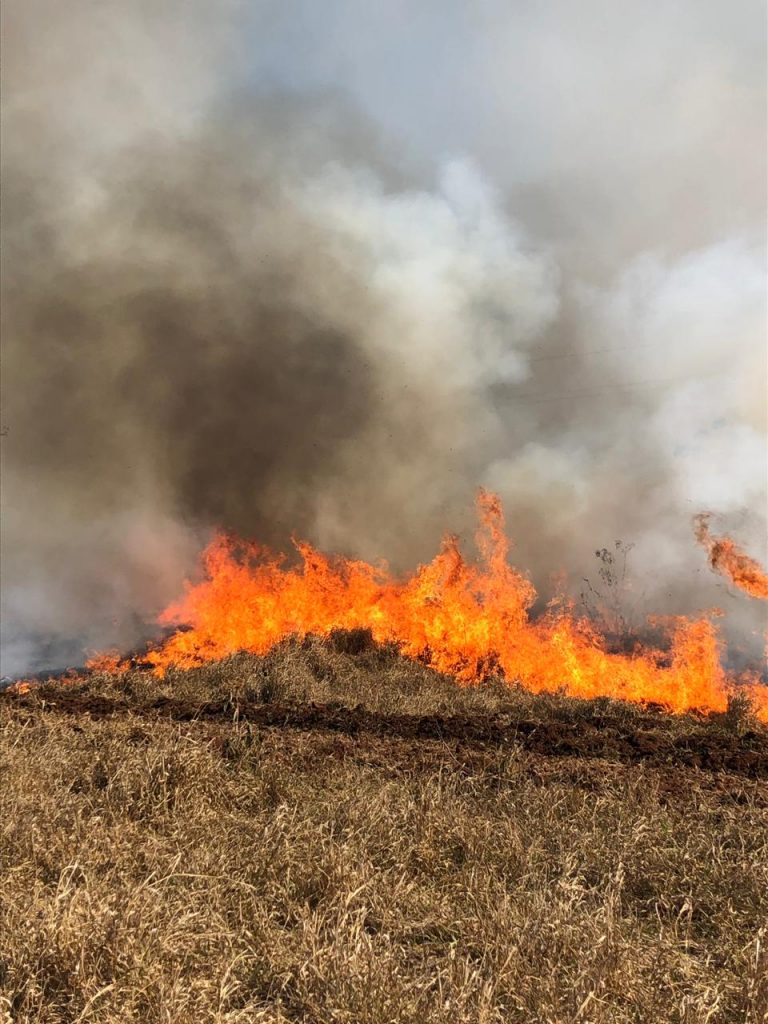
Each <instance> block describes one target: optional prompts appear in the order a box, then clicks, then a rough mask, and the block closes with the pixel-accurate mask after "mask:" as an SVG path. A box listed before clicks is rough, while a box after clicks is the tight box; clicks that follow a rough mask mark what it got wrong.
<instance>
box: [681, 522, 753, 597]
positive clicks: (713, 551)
mask: <svg viewBox="0 0 768 1024" xmlns="http://www.w3.org/2000/svg"><path fill="white" fill-rule="evenodd" d="M710 518H711V516H710V513H708V512H702V513H701V514H700V515H698V516H696V518H695V520H694V522H695V524H696V540H698V542H699V543H700V544H702V545H703V546H704V547H705V548H706V549H707V552H708V553H709V564H710V565H711V566H712V568H713V569H714V570H715V572H719V573H721V574H722V575H723V576H727V577H728V579H729V580H731V582H732V583H734V584H735V585H736V586H737V587H739V588H740V589H741V590H743V591H744V592H745V593H747V594H749V595H750V596H751V597H761V598H763V600H768V573H766V572H765V570H764V569H763V567H762V566H761V565H760V563H759V562H756V561H755V559H754V558H750V557H749V555H746V554H744V552H743V551H741V550H740V549H739V548H738V547H737V545H736V544H735V543H734V542H733V541H732V540H731V538H730V537H713V536H712V534H711V533H710V532H709V520H710Z"/></svg>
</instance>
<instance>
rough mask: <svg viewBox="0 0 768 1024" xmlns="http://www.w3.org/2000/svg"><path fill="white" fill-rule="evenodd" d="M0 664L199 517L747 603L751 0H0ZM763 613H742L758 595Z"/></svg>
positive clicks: (85, 629)
mask: <svg viewBox="0 0 768 1024" xmlns="http://www.w3.org/2000/svg"><path fill="white" fill-rule="evenodd" d="M2 18H3V24H2V30H3V33H2V34H3V54H2V95H3V122H2V132H3V138H2V161H3V168H2V172H3V190H2V192H3V195H2V226H3V252H2V261H3V265H2V289H3V294H2V336H3V379H2V385H3V411H2V425H3V434H4V436H3V438H2V448H3V466H2V470H3V476H2V485H3V486H2V528H3V535H2V544H3V547H2V556H3V566H2V568H3V572H2V583H3V607H2V641H3V648H2V671H3V672H4V673H9V674H16V673H22V672H27V671H34V670H36V669H39V668H42V667H46V666H49V665H50V666H57V667H58V666H61V664H62V663H67V662H73V661H77V660H81V652H82V650H83V649H84V648H89V647H90V648H98V647H104V646H107V645H112V644H116V645H119V646H122V647H126V646H130V645H131V644H134V643H137V642H139V641H140V640H141V639H142V638H143V637H144V636H145V635H146V634H147V629H148V626H147V623H149V622H151V621H152V618H153V616H154V615H155V614H156V613H157V611H158V610H159V609H160V608H161V607H162V606H163V605H164V604H165V603H166V602H167V601H168V600H169V599H171V598H172V597H173V596H175V595H176V593H177V591H178V589H179V587H180V583H181V580H182V579H183V577H184V576H185V574H187V573H189V572H191V571H193V570H194V565H195V557H196V554H197V552H198V551H199V548H200V545H201V544H202V542H203V541H204V540H205V538H206V537H207V536H208V535H209V533H210V530H211V529H212V528H214V527H223V528H225V529H232V530H236V531H238V532H240V533H242V534H245V535H247V536H251V537H254V538H255V539H257V540H259V541H262V542H266V543H269V544H273V545H276V546H282V545H285V544H286V543H287V542H288V539H289V537H290V535H291V534H292V533H298V534H300V535H303V536H306V537H308V538H309V539H310V540H312V541H313V542H314V543H316V544H318V545H320V546H322V547H326V548H329V549H334V550H339V551H341V552H344V553H346V554H350V555H359V556H362V557H365V558H369V559H371V558H374V559H375V558H378V557H386V558H387V559H389V560H390V562H391V563H392V564H393V566H395V567H401V566H402V567H406V566H410V565H412V564H413V563H414V562H415V561H417V560H420V559H424V558H427V557H429V556H430V555H431V554H432V553H433V551H434V549H435V545H436V542H437V539H438V536H439V534H440V532H441V531H442V530H443V529H445V528H451V529H456V530H459V531H461V530H467V531H469V530H471V528H472V525H471V524H472V496H473V493H474V491H475V489H476V487H477V486H479V485H482V486H487V487H490V488H491V489H493V490H496V491H498V492H499V493H500V494H501V496H502V498H503V499H504V502H505V507H506V510H507V518H508V522H509V525H510V529H511V531H512V534H513V536H514V539H515V550H514V552H513V558H514V560H515V562H516V563H517V564H518V565H519V566H521V567H525V568H529V569H530V570H531V572H532V574H533V577H534V580H535V582H536V584H537V586H539V587H540V588H541V589H543V590H544V592H546V590H547V581H548V579H549V576H550V574H552V573H554V572H557V571H559V570H561V569H564V570H566V571H567V572H568V574H569V576H570V577H571V578H572V579H573V580H574V581H575V586H576V589H578V586H579V584H580V581H581V579H582V577H584V576H585V575H588V574H589V573H590V572H592V571H593V565H592V563H593V562H594V550H595V548H599V547H602V546H603V545H605V544H611V543H612V542H613V541H614V540H615V539H617V538H622V539H624V540H625V541H627V542H633V543H635V545H636V546H635V549H634V550H633V552H632V566H633V572H634V581H635V588H636V593H637V599H638V603H639V606H640V607H641V608H646V606H647V609H648V610H651V609H652V610H655V611H676V612H686V611H691V610H694V609H696V608H702V607H709V606H713V605H720V606H722V607H723V608H724V610H725V611H726V612H727V620H728V628H729V630H730V632H731V634H732V639H733V640H734V642H735V644H736V647H737V648H739V647H743V648H744V651H745V652H746V654H745V656H752V654H753V653H754V651H756V650H759V648H760V645H761V641H760V638H759V636H757V635H756V634H759V633H760V631H761V630H762V629H764V627H765V608H764V606H762V607H760V608H755V607H754V606H753V605H752V604H750V603H749V602H748V601H745V600H744V599H743V598H741V597H738V596H737V595H735V594H734V593H733V592H732V590H730V589H729V588H728V585H727V583H726V582H725V581H723V580H722V579H721V578H719V577H717V576H715V575H714V574H713V573H711V572H710V570H709V567H708V566H707V564H706V559H705V558H703V557H702V552H701V550H700V549H699V548H698V547H697V545H696V544H695V541H694V540H693V537H692V531H691V519H692V516H693V515H694V514H695V513H697V512H699V511H701V510H702V509H707V510H711V511H712V512H713V513H715V515H716V517H717V520H716V521H717V532H718V533H730V532H734V533H735V535H736V536H737V537H738V540H739V542H740V543H741V544H742V545H743V546H744V548H745V549H746V550H748V551H749V552H750V554H752V555H753V556H754V557H756V558H757V559H758V560H759V561H761V562H762V563H763V564H765V561H766V539H765V538H766V503H767V501H768V480H767V474H768V468H767V460H766V405H767V402H766V381H767V379H768V367H767V366H766V362H767V359H768V356H767V353H766V335H765V332H766V281H765V271H766V237H765V228H766V194H765V190H766V89H765V76H766V53H765V40H766V26H765V18H766V14H765V10H764V6H763V5H762V4H758V3H757V2H756V0H755V2H752V0H741V2H738V3H736V4H732V5H729V6H728V8H727V10H726V9H725V8H724V7H723V5H722V4H719V3H715V2H714V0H712V2H710V0H684V2H682V3H679V4H676V5H674V8H670V5H668V4H663V3H661V2H652V3H650V4H647V5H645V6H644V7H643V10H642V11H640V10H639V9H638V10H636V11H634V12H632V14H630V13H629V12H628V10H627V9H626V8H621V7H620V5H611V4H607V3H604V2H598V0H586V2H585V3H583V4H578V5H575V4H568V3H565V0H561V2H558V0H550V2H546V3H543V4H538V5H509V4H506V3H501V2H500V0H484V2H481V3H477V4H467V3H459V2H448V3H445V2H442V3H437V2H431V0H428V2H425V3H422V4H419V5H417V6H416V7H414V6H413V5H405V4H403V3H399V2H392V3H388V4H382V5H373V4H360V3H356V2H355V3H353V2H352V0H329V2H328V3H325V4H322V5H320V4H315V3H311V2H309V0H288V2H286V0H283V2H281V3H276V2H275V3H272V2H266V0H264V2H259V3H253V4H238V3H236V2H233V0H230V2H226V3H220V4H215V5H212V4H203V3H196V2H193V3H184V4H182V3H181V2H169V3H166V4H163V5H157V4H153V3H149V2H148V0H131V2H128V0H105V2H103V3H100V4H98V5H94V4H91V3H88V2H86V0H72V2H70V3H68V4H66V5H62V4H56V3H54V2H53V0H9V2H8V3H7V4H6V5H5V7H4V11H3V15H2ZM755 604H759V603H758V602H756V603H755Z"/></svg>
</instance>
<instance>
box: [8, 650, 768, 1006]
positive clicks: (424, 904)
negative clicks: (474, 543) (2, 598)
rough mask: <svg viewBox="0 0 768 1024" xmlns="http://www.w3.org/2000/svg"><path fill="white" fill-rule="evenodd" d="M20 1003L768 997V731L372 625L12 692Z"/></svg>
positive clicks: (584, 1001) (11, 826) (634, 1002)
mask: <svg viewBox="0 0 768 1024" xmlns="http://www.w3.org/2000/svg"><path fill="white" fill-rule="evenodd" d="M0 755H1V756H2V766H1V770H2V779H3V785H2V788H0V794H1V796H0V821H1V822H2V825H1V826H0V827H2V844H0V857H1V862H0V867H1V869H2V876H1V877H0V885H1V886H2V888H1V889H0V1020H2V1015H3V1013H5V1014H6V1016H7V1018H8V1020H9V1021H14V1022H17V1021H18V1022H32V1021H34V1022H41V1024H64V1022H66V1024H69V1022H74V1021H81V1022H85V1021H89V1022H101V1024H117V1022H120V1024H122V1022H134V1021H135V1022H137V1024H138V1022H142V1024H144V1022H161V1021H162V1022H170V1024H177V1022H178V1024H187V1022H189V1024H192V1022H194V1024H199V1022H204V1021H211V1022H214V1021H215V1022H222V1024H223V1022H232V1024H234V1022H251V1021H254V1022H258V1021H263V1022H278V1021H281V1022H289V1021H290V1022H307V1024H309V1022H312V1024H314V1022H318V1024H320V1022H322V1024H325V1022H345V1024H358V1022H359V1024H395V1022H397V1024H400V1022H408V1024H422V1022H424V1024H437V1022H441V1024H462V1022H466V1024H470V1022H472V1024H475V1022H478V1024H479V1022H483V1024H497V1022H498V1024H501V1022H521V1024H522V1022H526V1024H528V1022H530V1024H533V1022H537V1024H538V1022H552V1024H560V1022H574V1024H575V1022H584V1024H586V1022H593V1024H608V1022H611V1024H613V1022H617V1024H618V1022H630V1021H631V1022H643V1024H646V1022H648V1024H655V1022H658V1024H667V1022H679V1024H699V1022H701V1024H703V1022H705V1021H706V1022H709V1024H724V1022H732V1021H733V1022H737V1021H738V1022H743V1021H748V1022H750V1024H759V1022H764V1021H766V1020H768V980H767V978H768V960H767V959H766V948H767V947H768V895H767V893H768V772H767V771H766V768H765V766H766V758H768V731H766V730H765V729H764V728H761V727H759V726H757V725H755V723H754V722H752V721H751V720H750V718H749V714H748V711H747V709H744V708H742V707H739V706H738V705H734V706H733V707H732V708H731V709H730V711H729V712H728V713H727V714H726V715H720V716H712V717H710V718H708V719H704V718H701V717H699V718H695V717H692V716H686V717H682V716H680V717H670V716H667V715H665V714H664V713H663V712H661V711H660V710H655V709H652V708H641V707H632V706H626V705H620V704H616V703H610V702H605V701H601V702H591V703H590V702H582V701H573V700H568V699H565V698H559V697H553V696H549V697H539V698H537V697H534V696H531V695H530V694H526V693H524V692H519V691H515V690H510V689H508V688H506V687H501V686H494V685H488V686H485V687H481V688H470V689H458V688H457V687H456V685H455V683H453V682H452V681H451V680H450V679H447V678H445V677H442V676H439V675H437V674H436V673H434V672H430V671H429V670H427V669H425V668H423V667H421V666H419V665H417V664H415V663H412V662H408V661H405V660H404V659H400V658H399V657H398V656H397V654H396V652H394V651H393V650H389V649H382V648H376V647H374V646H372V645H371V644H370V643H368V642H367V640H366V638H365V637H364V636H359V635H358V636H356V635H352V636H350V635H348V634H343V635H339V636H336V637H334V638H332V640H331V641H330V642H328V643H320V642H318V641H312V640H310V641H306V642H304V643H302V644H298V643H286V644H283V645H282V646H281V647H280V648H279V649H277V650H276V651H273V652H272V654H270V655H268V656H267V657H265V658H256V657H246V656H240V657H237V658H233V659H230V660H229V661H228V662H224V663H220V664H218V665H211V666H209V667H207V668H205V669H201V670H197V671H194V672H187V673H171V674H170V675H169V676H168V678H166V679H165V680H164V681H163V682H162V683H159V682H158V681H157V680H156V679H153V678H151V677H150V676H148V675H147V674H145V673H143V672H141V671H138V670H136V671H131V672H128V673H125V674H122V675H112V676H110V675H106V674H104V675H94V676H93V677H92V678H90V679H88V680H83V681H79V682H78V681H75V682H71V683H69V684H67V685H66V686H62V685H50V686H43V687H41V688H39V689H36V690H33V691H32V692H30V693H29V694H27V695H22V696H12V695H7V696H5V697H4V698H2V699H1V700H0Z"/></svg>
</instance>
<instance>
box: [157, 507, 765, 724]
mask: <svg viewBox="0 0 768 1024" xmlns="http://www.w3.org/2000/svg"><path fill="white" fill-rule="evenodd" d="M478 513H479V517H480V527H479V530H478V534H477V544H478V549H479V552H480V559H479V562H478V563H477V564H472V563H470V562H468V561H467V560H466V559H465V558H464V556H463V555H462V553H461V551H460V550H459V546H458V541H457V539H456V537H454V536H450V535H449V536H447V537H446V538H445V539H444V540H443V544H442V549H441V551H440V553H439V554H438V555H437V556H436V557H435V558H434V559H433V560H432V561H431V562H430V563H429V564H428V565H425V566H421V567H419V568H418V569H417V571H416V572H415V573H414V574H413V575H412V576H410V577H408V578H405V579H402V580H398V579H395V578H393V577H392V576H391V575H390V573H389V572H388V570H387V568H386V567H385V566H384V565H379V566H374V565H370V564H368V563H366V562H361V561H355V560H351V559H346V558H329V557H328V556H326V555H324V554H321V553H320V552H319V551H316V550H315V549H314V548H313V547H312V546H311V545H310V544H307V543H304V542H299V543H297V545H296V546H297V549H298V551H299V554H300V556H301V565H299V566H297V567H290V566H286V565H285V562H284V559H283V558H282V557H276V556H274V555H273V554H271V553H270V552H269V551H267V550H266V549H262V548H260V547H258V546H257V545H254V544H250V543H245V542H242V541H238V540H233V539H230V538H227V537H225V536H223V535H219V536H217V537H216V538H215V539H214V541H213V542H212V543H211V544H210V545H209V547H208V548H207V549H206V551H205V553H204V556H203V563H204V570H205V579H204V580H203V581H202V582H201V583H198V584H195V585H192V584H187V587H186V592H185V594H184V596H183V597H182V598H181V600H180V601H178V602H177V603H175V604H173V605H171V606H170V607H168V608H167V609H166V610H165V612H164V613H163V614H162V616H161V618H160V621H161V623H162V624H164V625H176V626H184V627H188V628H185V629H184V630H182V631H179V632H177V633H175V634H174V635H172V636H171V637H170V638H169V639H168V640H167V641H166V642H165V643H164V644H163V645H162V646H161V647H159V648H158V649H156V650H154V651H152V652H150V654H149V655H148V657H147V660H148V661H149V662H150V664H151V665H152V666H153V668H154V671H155V672H156V673H157V674H158V675H163V674H164V673H165V672H166V670H167V669H168V668H169V667H171V666H177V667H180V668H192V667H195V666H198V665H201V664H204V663H205V662H208V661H214V660H218V659H220V658H224V657H226V656H228V655H230V654H234V653H236V652H238V651H251V652H253V653H257V654H263V653H266V652H267V651H269V650H270V649H271V648H272V647H274V645H275V644H277V643H278V642H279V641H280V640H282V639H284V638H285V637H288V636H292V635H297V636H300V637H302V636H306V635H307V634H310V633H311V634H318V635H321V636H322V635H326V634H328V633H329V632H330V631H331V630H333V629H355V628H365V629H369V630H370V631H371V633H372V635H373V637H374V639H376V640H377V641H380V642H395V643H397V644H398V645H399V646H400V649H401V651H402V653H403V654H404V655H406V656H408V657H411V658H418V659H420V660H421V661H423V662H425V663H426V664H428V665H430V666H431V667H433V668H435V669H437V670H438V671H440V672H445V673H449V674H451V675H453V676H455V677H456V678H457V679H458V680H459V681H461V682H463V683H474V682H479V681H481V680H482V679H484V678H487V677H488V676H489V675H490V674H492V673H494V672H496V673H498V674H501V675H503V677H504V678H505V679H507V680H509V681H511V682H517V683H519V684H520V685H521V686H523V687H525V688H526V689H529V690H531V691H534V692H537V693H539V692H555V691H562V692H565V693H567V694H569V695H572V696H576V697H586V698H593V697H613V698H618V699H622V700H630V701H638V702H655V703H659V704H662V705H664V706H666V707H668V708H669V709H670V710H672V711H675V712H683V711H686V710H689V709H694V708H695V709H702V710H710V711H723V710H725V709H726V708H727V706H728V697H729V694H730V693H731V692H732V690H733V685H734V680H731V679H729V678H728V677H727V676H726V674H725V672H724V670H723V668H722V665H721V657H720V656H721V643H720V639H719V637H718V634H717V631H716V629H715V626H714V624H713V623H712V621H711V620H710V618H708V617H703V618H699V619H685V618H675V619H671V620H668V621H667V629H668V633H669V636H668V640H669V643H668V645H667V646H666V649H664V650H661V649H656V648H651V647H643V648H641V649H638V650H635V651H634V652H633V653H630V654H627V653H624V654H617V653H611V652H609V651H607V650H606V647H605V642H604V639H603V637H602V636H601V635H600V634H599V632H598V631H597V629H596V627H595V626H594V624H592V623H590V622H588V621H587V620H586V619H583V618H579V617H578V616H577V615H575V614H574V611H573V608H572V607H570V606H569V605H567V604H566V603H564V602H559V603H553V604H552V605H551V606H550V608H549V610H548V612H547V614H545V615H544V616H542V617H540V618H538V619H532V618H531V616H530V614H529V612H530V609H531V606H532V604H533V602H534V600H535V597H536V594H535V591H534V589H533V586H532V584H531V583H530V581H529V580H528V579H527V578H526V577H525V576H523V575H521V574H520V573H518V572H517V571H516V570H515V569H513V568H512V567H511V566H510V565H509V563H508V561H507V553H508V546H509V545H508V541H507V538H506V535H505V532H504V520H503V512H502V508H501V503H500V501H499V499H498V498H497V497H496V496H495V495H492V494H489V493H487V492H484V491H481V492H480V494H479V496H478ZM740 682H741V684H742V686H743V687H744V689H745V690H746V691H748V693H749V696H750V697H751V699H752V702H753V706H754V708H755V711H756V713H757V715H758V716H759V717H760V718H761V719H762V720H764V721H768V688H766V687H764V686H762V685H760V684H759V683H758V682H756V681H755V680H741V681H740Z"/></svg>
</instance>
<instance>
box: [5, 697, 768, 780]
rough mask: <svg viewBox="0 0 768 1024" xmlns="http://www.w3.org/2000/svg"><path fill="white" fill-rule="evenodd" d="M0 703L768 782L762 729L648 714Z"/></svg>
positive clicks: (93, 701) (244, 703)
mask: <svg viewBox="0 0 768 1024" xmlns="http://www.w3.org/2000/svg"><path fill="white" fill-rule="evenodd" d="M0 703H2V704H5V705H6V706H7V707H8V708H12V709H13V713H14V714H15V715H17V716H18V717H19V718H20V719H24V718H25V717H28V716H29V715H30V714H34V715H37V714H40V713H43V714H45V715H53V716H67V717H74V718H77V717H83V716H85V717H88V718H89V719H92V720H93V719H95V720H99V719H107V718H114V717H125V716H131V717H132V718H134V719H136V720H137V727H138V722H139V721H140V720H145V721H146V722H147V723H149V722H152V721H158V720H170V721H173V722H180V723H181V722H183V723H190V724H193V723H194V724H196V725H198V726H204V725H219V726H226V725H228V724H233V723H242V724H246V725H249V726H250V727H252V728H255V729H259V730H262V729H269V730H275V729H281V730H285V731H286V732H295V731H300V732H317V733H325V734H332V735H337V736H343V737H349V738H354V739H355V740H357V741H358V743H359V745H360V747H361V749H367V748H371V747H375V746H376V744H375V742H374V741H376V740H380V739H383V738H388V739H397V740H401V741H404V742H406V744H407V746H409V747H413V746H417V745H418V744H419V743H420V742H423V741H428V740H429V741H442V743H444V744H449V745H450V748H451V749H456V748H458V749H464V748H466V749H476V750H482V749H485V748H515V749H517V750H520V751H525V752H527V753H530V754H535V755H537V756H539V757H544V758H590V759H599V760H602V761H613V762H617V763H620V764H647V765H648V766H652V767H661V766H666V767H675V766H678V767H680V768H695V769H701V770H704V771H707V772H727V773H730V774H735V775H739V776H742V777H745V778H750V779H761V780H765V779H768V731H766V730H764V729H760V728H755V729H749V728H748V729H745V730H744V731H737V730H733V731H729V730H728V729H726V728H712V727H711V726H708V725H707V722H706V721H704V722H703V723H702V724H700V723H696V722H695V721H694V722H693V724H692V725H691V726H690V727H689V728H687V729H686V728H682V729H678V730H675V731H672V730H671V729H669V728H668V726H667V722H668V716H666V715H664V714H663V713H662V712H659V711H655V710H653V709H651V710H649V711H648V712H647V713H645V714H642V713H638V714H635V715H634V716H632V717H631V718H629V719H628V718H627V717H626V716H624V715H622V714H620V713H618V712H616V713H612V712H611V711H610V710H607V711H601V710H599V709H593V713H592V715H591V716H590V717H587V716H579V717H578V718H575V719H574V720H572V721H568V720H558V719H557V718H552V719H550V720H536V719H534V718H530V717H524V716H519V715H515V714H514V713H513V712H510V711H506V710H505V711H499V712H493V713H485V714H484V713H473V714H466V713H457V714H424V715H419V714H407V713H400V712H394V713H385V712H382V711H378V710H372V709H369V708H366V707H362V706H358V707H347V706H344V705H343V704H340V703H336V702H331V703H323V704H320V703H314V702H313V703H309V704H306V705H303V706H302V705H296V704H292V703H283V702H274V703H270V702H268V703H264V702H261V701H257V700H246V699H224V700H200V701H195V700H188V699H180V698H173V697H169V696H159V697H156V698H154V699H149V700H136V699H131V698H109V697H105V696H101V695H99V694H92V693H89V692H88V691H87V690H83V689H82V688H72V689H71V690H70V689H68V688H67V687H66V686H52V685H48V686H42V687H39V688H37V689H35V690H33V691H31V692H29V693H26V694H17V693H13V692H7V693H5V694H2V695H0Z"/></svg>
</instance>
